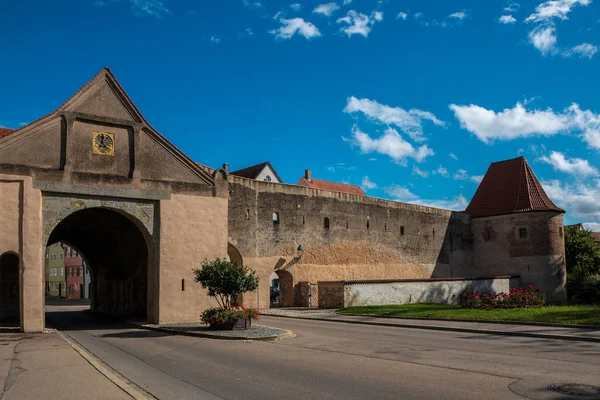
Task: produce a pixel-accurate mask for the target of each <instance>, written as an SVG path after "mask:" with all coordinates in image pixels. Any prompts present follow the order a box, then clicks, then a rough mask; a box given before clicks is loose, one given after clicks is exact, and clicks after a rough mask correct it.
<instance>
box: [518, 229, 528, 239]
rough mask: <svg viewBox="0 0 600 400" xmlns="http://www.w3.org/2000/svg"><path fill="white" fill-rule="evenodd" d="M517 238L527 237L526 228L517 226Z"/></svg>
mask: <svg viewBox="0 0 600 400" xmlns="http://www.w3.org/2000/svg"><path fill="white" fill-rule="evenodd" d="M519 239H527V228H519Z"/></svg>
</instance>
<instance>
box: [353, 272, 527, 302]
mask: <svg viewBox="0 0 600 400" xmlns="http://www.w3.org/2000/svg"><path fill="white" fill-rule="evenodd" d="M511 281H512V285H511ZM517 286H518V278H509V277H506V278H490V279H467V280H440V281H414V282H391V283H353V284H346V285H345V288H344V307H357V306H372V305H385V304H409V303H444V304H458V300H459V297H460V295H461V294H462V293H463V292H464V291H466V290H469V291H477V292H490V291H492V292H495V293H500V292H505V293H506V292H508V291H509V290H510V288H511V287H517Z"/></svg>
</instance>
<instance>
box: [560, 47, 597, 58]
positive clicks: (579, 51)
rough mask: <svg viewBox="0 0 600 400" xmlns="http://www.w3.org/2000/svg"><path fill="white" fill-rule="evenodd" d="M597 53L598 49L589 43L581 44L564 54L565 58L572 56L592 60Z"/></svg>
mask: <svg viewBox="0 0 600 400" xmlns="http://www.w3.org/2000/svg"><path fill="white" fill-rule="evenodd" d="M597 52H598V47H597V46H594V45H593V44H589V43H582V44H580V45H578V46H575V47H573V48H571V49H570V50H567V51H566V52H565V54H564V55H565V56H570V55H572V54H574V55H577V56H579V57H587V58H592V57H593V56H594V54H596V53H597Z"/></svg>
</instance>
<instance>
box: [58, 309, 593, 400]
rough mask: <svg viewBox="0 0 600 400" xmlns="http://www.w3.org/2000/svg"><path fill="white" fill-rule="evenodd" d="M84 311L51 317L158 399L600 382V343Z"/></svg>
mask: <svg viewBox="0 0 600 400" xmlns="http://www.w3.org/2000/svg"><path fill="white" fill-rule="evenodd" d="M82 308H83V307H82V306H71V307H65V306H48V312H47V314H46V318H47V321H48V322H49V323H50V324H52V325H53V326H54V327H57V328H58V329H61V330H62V331H64V332H66V333H67V334H68V335H70V336H71V337H72V338H73V339H74V340H75V341H77V342H78V343H79V344H81V345H82V346H84V347H85V348H86V349H88V351H90V352H91V353H93V354H94V355H96V357H98V358H100V359H101V360H102V361H104V362H105V363H106V364H108V365H110V366H111V367H112V368H113V369H115V370H117V371H118V372H119V373H121V374H122V375H123V376H125V377H126V378H127V379H129V380H130V381H132V382H133V383H135V384H136V385H137V386H139V387H140V388H142V389H144V390H145V391H147V392H148V393H150V394H152V395H153V396H154V397H156V398H159V399H192V398H194V399H204V398H206V399H218V398H223V399H231V400H233V399H261V400H262V399H461V400H463V399H486V400H488V399H519V398H529V399H563V400H566V399H576V398H577V397H571V396H566V395H562V394H559V393H555V392H552V391H550V390H548V389H547V388H548V386H549V385H551V384H563V383H576V384H588V385H598V386H600V343H585V342H571V341H560V340H538V339H532V338H517V337H503V336H497V335H477V334H465V333H455V332H438V331H426V330H419V329H403V328H393V327H379V326H365V325H352V324H341V323H333V322H321V321H306V320H293V319H283V318H276V317H263V319H262V320H261V322H260V323H261V324H262V325H268V326H274V327H278V328H284V329H289V330H291V331H293V332H294V333H296V334H297V335H298V336H297V337H296V338H293V339H284V340H279V341H273V342H232V341H218V340H212V339H202V338H192V337H184V336H173V335H165V334H160V333H156V332H151V331H145V330H139V329H130V328H126V327H124V326H120V325H119V324H115V323H110V322H97V321H95V320H90V319H89V317H88V316H87V314H86V313H82V312H81V311H77V310H80V309H82ZM579 398H587V399H590V398H594V397H579ZM598 398H600V397H598Z"/></svg>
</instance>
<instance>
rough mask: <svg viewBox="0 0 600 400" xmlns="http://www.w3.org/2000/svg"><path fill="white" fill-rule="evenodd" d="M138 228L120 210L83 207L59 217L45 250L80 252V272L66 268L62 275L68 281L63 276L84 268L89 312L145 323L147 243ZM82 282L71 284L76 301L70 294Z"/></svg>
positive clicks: (66, 293) (149, 247) (149, 258)
mask: <svg viewBox="0 0 600 400" xmlns="http://www.w3.org/2000/svg"><path fill="white" fill-rule="evenodd" d="M143 230H144V228H143V227H141V228H140V227H138V226H137V225H136V223H134V221H133V219H132V218H131V217H130V216H129V215H125V214H124V213H121V212H120V211H116V210H112V209H106V208H88V209H84V210H81V211H77V212H75V213H73V214H71V215H69V216H68V217H66V218H65V219H63V220H62V221H61V222H60V223H59V224H58V225H57V226H56V228H54V230H53V231H52V233H51V234H50V237H49V239H48V246H52V245H55V244H56V243H62V244H63V246H68V247H69V248H73V249H76V250H77V251H78V252H81V255H82V257H83V258H84V260H85V261H84V268H83V271H81V270H80V269H79V268H77V269H75V268H72V270H69V269H68V267H67V269H66V273H65V275H67V276H66V278H67V280H68V279H69V278H68V274H69V273H72V274H75V275H76V274H78V273H79V274H81V273H85V272H86V269H89V275H90V278H91V282H90V283H89V285H90V289H91V290H89V297H90V309H91V310H92V311H95V312H99V313H104V314H109V315H111V316H112V317H116V318H123V319H125V318H136V319H144V320H146V319H147V317H148V298H149V295H148V287H149V285H148V266H149V265H151V263H152V244H151V240H150V239H149V238H148V237H147V236H145V234H144V232H143ZM145 233H146V234H147V232H145ZM148 236H149V235H148ZM71 278H73V277H71ZM83 284H84V283H83V282H77V283H76V284H73V285H71V286H73V287H72V288H71V289H73V290H71V291H72V292H73V293H71V295H73V296H74V297H75V298H77V297H80V294H79V293H76V292H80V291H81V288H82V287H83ZM65 289H66V290H65V291H64V296H65V297H69V288H65ZM61 294H63V293H62V291H61Z"/></svg>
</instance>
